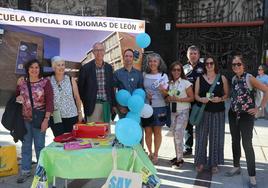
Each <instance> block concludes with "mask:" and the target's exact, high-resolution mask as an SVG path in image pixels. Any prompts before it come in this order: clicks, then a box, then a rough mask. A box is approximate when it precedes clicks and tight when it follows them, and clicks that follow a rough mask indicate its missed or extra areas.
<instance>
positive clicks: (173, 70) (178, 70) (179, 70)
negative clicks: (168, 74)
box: [172, 69, 181, 72]
mask: <svg viewBox="0 0 268 188" xmlns="http://www.w3.org/2000/svg"><path fill="white" fill-rule="evenodd" d="M175 71H177V72H181V69H172V72H175Z"/></svg>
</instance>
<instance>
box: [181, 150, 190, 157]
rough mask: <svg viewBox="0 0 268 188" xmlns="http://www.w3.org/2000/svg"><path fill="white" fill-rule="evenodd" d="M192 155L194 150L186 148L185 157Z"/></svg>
mask: <svg viewBox="0 0 268 188" xmlns="http://www.w3.org/2000/svg"><path fill="white" fill-rule="evenodd" d="M191 155H192V150H191V149H189V150H186V151H184V152H183V157H187V156H191Z"/></svg>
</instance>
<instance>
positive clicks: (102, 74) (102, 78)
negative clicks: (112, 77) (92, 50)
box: [96, 66, 107, 101]
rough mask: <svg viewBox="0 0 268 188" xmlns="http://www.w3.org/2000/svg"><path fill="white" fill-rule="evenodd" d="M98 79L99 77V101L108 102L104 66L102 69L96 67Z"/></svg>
mask: <svg viewBox="0 0 268 188" xmlns="http://www.w3.org/2000/svg"><path fill="white" fill-rule="evenodd" d="M96 77H97V86H98V89H97V99H98V100H104V101H107V94H106V90H105V85H106V84H105V70H104V66H102V67H101V68H99V67H97V66H96Z"/></svg>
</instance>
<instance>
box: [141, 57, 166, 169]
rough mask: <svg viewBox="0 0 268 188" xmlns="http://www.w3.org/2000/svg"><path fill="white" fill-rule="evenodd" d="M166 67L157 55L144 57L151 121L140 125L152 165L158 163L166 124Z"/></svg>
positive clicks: (145, 86)
mask: <svg viewBox="0 0 268 188" xmlns="http://www.w3.org/2000/svg"><path fill="white" fill-rule="evenodd" d="M165 70H166V65H165V63H164V61H163V60H162V58H161V57H160V55H159V54H157V53H152V54H149V55H147V57H146V70H145V74H144V82H143V83H144V88H145V91H146V94H147V98H146V100H147V101H146V102H147V103H148V104H150V105H151V106H152V107H153V117H152V121H150V122H146V123H144V122H143V124H142V126H143V127H144V129H145V142H146V145H147V148H148V151H149V157H150V159H151V160H152V162H153V163H154V164H156V163H157V162H158V151H159V148H160V145H161V142H162V134H161V130H162V126H164V125H165V124H166V122H167V108H166V102H165V100H164V98H163V95H162V92H163V91H165V90H166V89H167V87H168V77H167V75H166V74H164V71H165ZM152 135H154V153H153V152H152Z"/></svg>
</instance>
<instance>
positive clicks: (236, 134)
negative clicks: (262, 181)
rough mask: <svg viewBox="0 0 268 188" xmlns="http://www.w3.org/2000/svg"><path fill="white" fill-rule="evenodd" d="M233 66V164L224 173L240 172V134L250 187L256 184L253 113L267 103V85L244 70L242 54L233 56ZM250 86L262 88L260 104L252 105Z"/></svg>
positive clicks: (251, 89)
mask: <svg viewBox="0 0 268 188" xmlns="http://www.w3.org/2000/svg"><path fill="white" fill-rule="evenodd" d="M232 69H233V71H234V73H235V76H234V77H233V79H232V84H231V88H232V91H231V106H230V110H229V114H228V116H229V125H230V132H231V136H232V150H233V165H234V167H233V168H232V169H231V170H230V171H229V172H227V173H226V176H234V175H236V174H240V171H241V170H240V157H241V146H240V140H241V137H242V145H243V148H244V151H245V155H246V161H247V169H248V175H249V187H256V185H257V182H256V177H255V175H256V169H255V168H256V167H255V154H254V150H253V146H252V137H253V127H254V116H255V114H256V113H257V112H258V111H261V110H262V109H263V108H264V107H265V105H266V102H267V100H268V87H266V86H265V85H264V84H262V83H261V82H259V81H258V80H257V79H256V78H255V77H254V76H252V75H251V74H249V73H247V72H245V62H244V60H243V58H242V56H234V58H233V60H232ZM253 89H259V90H261V91H263V92H264V97H263V99H262V101H261V105H260V106H256V105H255V102H254V93H253Z"/></svg>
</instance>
